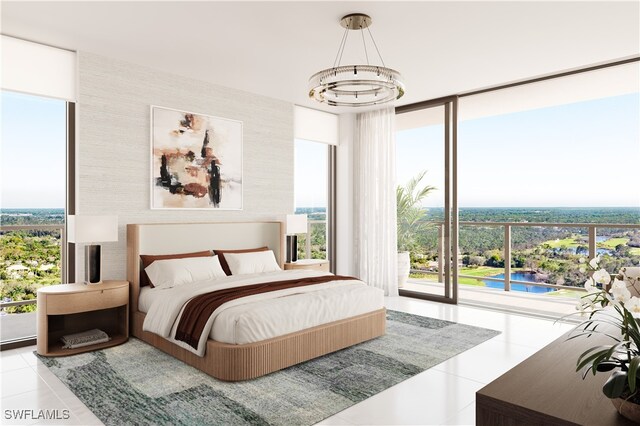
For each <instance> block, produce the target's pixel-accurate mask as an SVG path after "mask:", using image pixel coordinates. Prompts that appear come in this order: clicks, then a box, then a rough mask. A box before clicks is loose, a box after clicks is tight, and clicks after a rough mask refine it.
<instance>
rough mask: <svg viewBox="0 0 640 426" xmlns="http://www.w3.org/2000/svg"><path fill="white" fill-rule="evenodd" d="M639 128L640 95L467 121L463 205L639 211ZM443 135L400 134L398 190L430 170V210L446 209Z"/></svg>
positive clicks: (462, 139) (461, 152)
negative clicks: (617, 208) (631, 208)
mask: <svg viewBox="0 0 640 426" xmlns="http://www.w3.org/2000/svg"><path fill="white" fill-rule="evenodd" d="M460 103H461V106H463V105H464V98H461V99H460ZM639 129H640V94H638V93H635V94H630V95H623V96H615V97H609V98H602V99H597V100H592V101H584V102H577V103H572V104H566V105H558V106H554V107H548V108H540V109H535V110H529V111H523V112H517V113H512V114H504V115H497V116H491V117H484V118H478V119H474V120H468V121H462V122H460V123H459V134H458V201H459V206H460V207H604V206H606V207H640V185H639V182H640V130H639ZM443 134H444V128H443V126H441V125H433V126H428V127H423V128H418V129H411V130H403V131H399V132H398V133H397V134H396V143H397V158H396V164H397V182H398V184H404V183H405V182H407V181H408V180H409V179H410V178H411V177H412V176H414V175H415V174H417V173H418V172H419V171H421V170H425V169H426V170H428V172H427V177H426V178H425V179H424V180H423V183H424V184H429V185H434V186H436V187H437V188H438V190H437V191H435V192H433V193H432V194H431V195H430V196H429V197H428V198H427V199H426V201H425V202H424V206H425V207H442V206H443V205H444V196H443V190H444V165H443V163H444V149H443V144H444V142H443V140H444V139H443V137H444V136H443Z"/></svg>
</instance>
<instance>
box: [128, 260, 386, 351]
mask: <svg viewBox="0 0 640 426" xmlns="http://www.w3.org/2000/svg"><path fill="white" fill-rule="evenodd" d="M320 275H329V274H328V273H326V272H320V271H306V270H292V271H277V272H269V273H261V274H251V275H244V276H230V277H226V278H222V279H217V280H212V281H201V282H197V283H192V284H188V285H186V286H181V287H176V288H173V289H151V288H148V287H144V288H142V289H141V291H140V297H139V299H138V309H139V310H140V311H142V312H145V313H147V316H146V318H145V322H144V326H143V329H144V330H145V331H151V332H154V333H156V334H159V335H161V336H163V337H165V338H167V339H168V340H171V341H172V342H174V343H176V344H178V345H179V346H181V347H183V348H186V349H188V350H190V351H192V352H194V353H196V354H198V355H200V356H203V355H204V349H205V346H206V345H205V342H206V338H207V337H209V338H211V339H213V340H216V341H218V342H223V343H231V344H246V343H253V342H259V341H261V340H265V339H270V338H273V337H277V336H282V335H285V334H288V333H293V332H296V331H300V330H303V329H306V328H309V327H314V326H317V325H321V324H326V323H329V322H332V321H338V320H341V319H345V318H349V317H353V316H356V315H360V314H363V313H366V312H371V311H374V310H378V309H382V308H383V306H384V293H383V291H382V290H380V289H377V288H373V287H369V286H368V285H366V284H365V283H363V282H362V281H359V280H348V281H332V282H329V283H325V284H318V285H311V286H305V287H297V288H293V289H287V290H280V291H276V292H270V293H264V294H259V295H254V296H250V297H246V298H243V299H237V300H234V301H231V302H228V303H226V304H224V305H222V306H221V307H220V308H218V309H217V310H216V311H215V312H214V313H213V315H212V316H211V319H210V321H209V323H208V327H210V331H208V330H206V329H205V333H203V336H202V339H201V342H200V343H201V344H200V345H198V349H197V350H194V349H193V348H192V347H190V346H189V345H187V344H186V343H184V342H180V341H176V340H174V339H173V338H172V336H174V335H175V329H176V327H177V324H178V321H179V315H180V313H181V309H182V306H183V305H184V303H185V302H186V301H187V300H189V299H191V298H192V297H195V296H196V295H199V294H203V293H208V292H210V291H215V290H219V289H223V288H228V287H235V286H239V285H249V284H255V283H258V282H268V281H280V280H288V279H297V278H301V277H314V276H320Z"/></svg>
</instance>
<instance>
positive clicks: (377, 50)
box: [367, 27, 387, 68]
mask: <svg viewBox="0 0 640 426" xmlns="http://www.w3.org/2000/svg"><path fill="white" fill-rule="evenodd" d="M367 31H369V36H370V37H371V41H372V42H373V46H374V47H375V48H376V52H378V57H379V58H380V62H382V66H383V67H385V68H386V67H387V65H386V64H385V63H384V59H382V55H381V54H380V49H378V45H377V44H376V40H375V39H374V38H373V34H371V30H370V29H369V27H367Z"/></svg>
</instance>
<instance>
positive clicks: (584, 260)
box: [578, 257, 587, 263]
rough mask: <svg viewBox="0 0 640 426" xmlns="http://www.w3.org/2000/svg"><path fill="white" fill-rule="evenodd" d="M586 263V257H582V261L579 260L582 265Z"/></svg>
mask: <svg viewBox="0 0 640 426" xmlns="http://www.w3.org/2000/svg"><path fill="white" fill-rule="evenodd" d="M586 261H587V259H585V258H584V257H581V258H580V259H578V262H580V263H584V262H586Z"/></svg>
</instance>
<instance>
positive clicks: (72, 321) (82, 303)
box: [38, 281, 129, 356]
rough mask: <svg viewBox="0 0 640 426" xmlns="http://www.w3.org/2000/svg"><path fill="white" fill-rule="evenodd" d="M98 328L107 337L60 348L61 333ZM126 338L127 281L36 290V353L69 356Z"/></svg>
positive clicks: (69, 285) (127, 323) (127, 326)
mask: <svg viewBox="0 0 640 426" xmlns="http://www.w3.org/2000/svg"><path fill="white" fill-rule="evenodd" d="M94 328H99V329H100V330H102V331H104V332H105V333H107V334H108V335H109V337H111V340H109V341H108V342H105V343H98V344H95V345H91V346H85V347H82V348H76V349H62V342H61V341H60V338H61V337H62V336H64V335H68V334H72V333H78V332H81V331H87V330H91V329H94ZM127 339H129V282H128V281H104V282H103V283H102V284H96V285H85V284H60V285H52V286H48V287H43V288H41V289H40V290H38V354H40V355H45V356H64V355H73V354H77V353H80V352H87V351H93V350H96V349H102V348H108V347H110V346H116V345H119V344H121V343H124V342H126V341H127Z"/></svg>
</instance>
